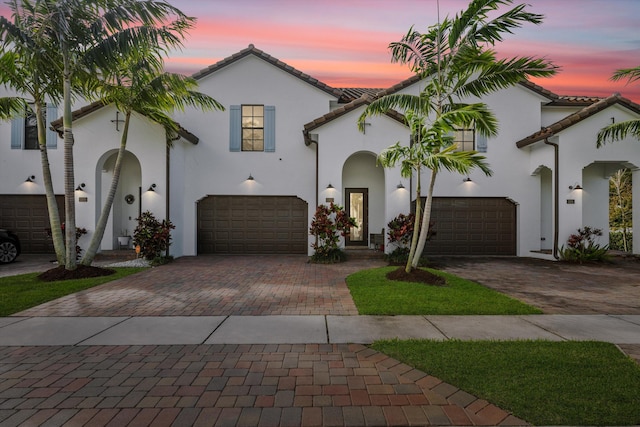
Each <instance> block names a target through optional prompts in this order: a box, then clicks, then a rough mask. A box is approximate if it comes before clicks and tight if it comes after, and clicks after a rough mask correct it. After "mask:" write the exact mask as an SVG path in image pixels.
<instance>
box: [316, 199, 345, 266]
mask: <svg viewBox="0 0 640 427" xmlns="http://www.w3.org/2000/svg"><path fill="white" fill-rule="evenodd" d="M351 227H357V224H356V220H355V218H352V217H350V216H349V215H348V214H347V213H346V212H345V211H344V209H343V208H342V206H340V205H336V204H334V203H331V204H330V205H329V206H327V205H320V206H318V207H317V208H316V214H315V215H314V217H313V219H312V220H311V227H310V228H309V233H310V234H311V235H312V236H315V237H316V242H315V243H313V244H312V245H311V247H312V248H313V249H314V250H315V253H314V254H313V256H312V257H311V260H312V261H314V262H323V263H334V262H341V261H344V260H345V259H346V257H345V255H344V252H343V251H342V250H341V249H340V247H339V246H338V244H339V242H340V237H346V236H348V235H349V232H350V229H351Z"/></svg>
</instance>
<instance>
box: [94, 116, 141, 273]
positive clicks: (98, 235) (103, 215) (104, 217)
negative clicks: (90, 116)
mask: <svg viewBox="0 0 640 427" xmlns="http://www.w3.org/2000/svg"><path fill="white" fill-rule="evenodd" d="M130 119H131V112H130V111H129V112H127V114H126V117H125V120H124V129H123V131H122V138H121V139H120V148H119V149H118V155H117V157H116V164H115V166H114V168H113V178H112V179H111V187H109V193H108V194H107V198H106V199H105V201H104V205H103V206H102V211H101V212H100V218H99V219H98V223H97V224H96V230H95V232H94V233H93V237H92V238H91V242H90V243H89V247H88V248H87V251H86V253H85V255H84V257H83V258H82V265H91V263H92V262H93V259H94V258H95V256H96V253H97V252H98V247H99V245H100V242H101V241H102V238H103V237H104V230H105V229H106V227H107V221H108V220H109V214H110V213H111V207H112V206H113V200H114V199H115V197H116V191H117V190H118V184H119V182H120V170H121V169H122V161H123V159H124V153H125V150H126V148H127V136H128V134H129V122H130Z"/></svg>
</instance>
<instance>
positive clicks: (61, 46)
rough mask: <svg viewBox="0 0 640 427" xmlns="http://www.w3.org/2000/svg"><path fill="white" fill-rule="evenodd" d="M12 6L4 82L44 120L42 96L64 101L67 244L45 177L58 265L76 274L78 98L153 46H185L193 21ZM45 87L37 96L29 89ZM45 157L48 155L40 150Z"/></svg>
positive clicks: (37, 2)
mask: <svg viewBox="0 0 640 427" xmlns="http://www.w3.org/2000/svg"><path fill="white" fill-rule="evenodd" d="M8 5H9V8H10V10H11V12H12V16H13V17H14V22H9V21H8V20H6V19H4V18H3V19H2V21H0V36H2V46H3V50H2V55H4V54H5V53H7V52H10V51H11V50H13V49H14V48H15V53H16V55H19V56H20V58H17V59H18V61H17V62H16V64H18V65H19V67H18V68H16V72H15V73H13V74H10V75H8V76H3V77H2V79H3V80H4V83H5V84H7V85H8V86H11V87H12V88H14V89H16V90H17V91H19V92H22V93H27V94H29V95H30V96H32V97H33V98H34V99H33V101H34V103H35V105H36V116H37V117H38V118H39V120H40V119H41V118H42V117H43V115H42V114H41V113H38V108H39V106H38V105H37V104H38V102H42V101H43V100H44V97H45V96H48V97H49V98H51V99H54V100H60V99H61V100H62V102H63V138H64V193H65V217H66V218H65V221H66V227H65V236H64V240H63V242H64V244H62V245H61V241H62V237H61V234H58V233H59V232H58V230H60V220H59V216H58V211H57V207H56V206H55V203H52V202H51V200H54V198H55V196H54V193H53V186H52V185H50V183H49V184H47V180H49V181H50V180H51V179H50V173H48V174H47V173H45V174H44V176H45V178H44V179H45V191H46V194H47V200H48V206H49V215H50V223H51V229H52V232H53V237H54V247H55V248H56V255H57V257H58V261H59V263H60V264H61V265H62V264H64V265H65V268H66V269H67V270H74V269H75V268H76V265H77V264H76V253H75V247H76V234H75V229H76V221H75V200H74V189H75V185H74V167H73V144H74V139H73V129H72V120H71V119H72V116H71V105H72V101H73V98H74V97H75V96H77V95H79V94H83V95H85V96H86V95H87V92H83V91H86V90H88V91H89V92H88V93H89V94H90V93H91V91H92V90H94V89H95V87H96V81H97V80H96V76H99V75H104V74H106V73H108V70H109V69H110V67H111V66H113V65H114V64H118V63H119V62H120V61H121V59H122V58H123V57H135V56H136V55H140V54H141V53H142V52H149V51H150V49H151V48H152V47H154V48H156V49H157V51H158V52H161V51H163V50H166V49H168V48H172V47H179V46H181V41H182V39H183V37H184V34H185V32H186V31H187V30H188V29H189V28H190V27H192V25H193V22H194V19H193V18H190V17H187V16H186V15H184V14H183V13H182V12H180V10H179V9H177V8H175V7H173V6H171V5H170V4H168V3H167V2H164V1H158V0H12V1H10V2H8ZM3 63H4V61H3ZM46 82H53V83H48V84H47V83H46ZM81 83H82V86H81V85H80V84H81ZM40 86H42V89H39V90H41V92H39V93H37V94H34V93H31V92H30V91H29V90H28V89H29V88H31V87H34V88H40ZM35 95H38V97H36V96H35ZM40 107H41V106H40ZM42 125H43V126H42V128H41V127H40V123H39V125H38V133H39V134H41V133H42V134H43V135H44V133H43V132H44V123H42ZM41 129H42V130H41ZM41 152H43V153H46V146H45V150H43V149H42V144H41ZM43 156H44V154H43ZM45 165H46V166H45ZM45 167H48V160H46V161H45V159H44V158H43V170H44V169H45ZM62 246H66V248H62Z"/></svg>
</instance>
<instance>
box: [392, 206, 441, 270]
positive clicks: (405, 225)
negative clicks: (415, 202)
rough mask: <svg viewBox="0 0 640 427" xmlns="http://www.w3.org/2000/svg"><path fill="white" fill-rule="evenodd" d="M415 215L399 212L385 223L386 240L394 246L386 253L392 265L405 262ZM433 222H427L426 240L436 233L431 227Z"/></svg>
mask: <svg viewBox="0 0 640 427" xmlns="http://www.w3.org/2000/svg"><path fill="white" fill-rule="evenodd" d="M415 221H416V216H415V215H414V214H412V213H410V214H408V215H405V214H402V213H401V214H399V215H398V216H397V217H395V218H394V219H392V220H391V221H389V223H388V224H387V230H388V231H387V241H388V242H389V243H390V244H395V245H396V248H395V249H394V250H393V251H392V252H391V253H389V254H387V261H389V262H390V263H391V264H394V265H396V264H397V265H401V264H405V263H406V262H407V257H408V256H409V245H410V244H411V239H412V237H413V228H414V226H415ZM433 225H434V222H433V221H430V222H429V233H428V234H427V240H430V239H431V237H432V236H433V235H434V234H435V233H436V232H435V231H434V229H433Z"/></svg>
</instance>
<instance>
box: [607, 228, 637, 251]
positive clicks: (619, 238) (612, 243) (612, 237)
mask: <svg viewBox="0 0 640 427" xmlns="http://www.w3.org/2000/svg"><path fill="white" fill-rule="evenodd" d="M623 233H624V231H610V232H609V249H614V250H616V251H626V252H633V232H632V231H627V232H626V233H624V234H626V238H627V247H626V249H625V247H624V239H623V236H624V234H623Z"/></svg>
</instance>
